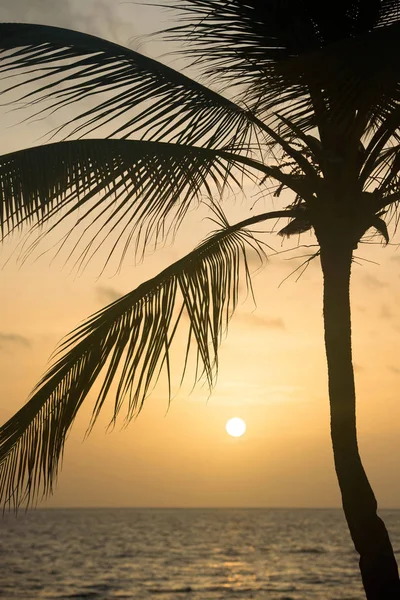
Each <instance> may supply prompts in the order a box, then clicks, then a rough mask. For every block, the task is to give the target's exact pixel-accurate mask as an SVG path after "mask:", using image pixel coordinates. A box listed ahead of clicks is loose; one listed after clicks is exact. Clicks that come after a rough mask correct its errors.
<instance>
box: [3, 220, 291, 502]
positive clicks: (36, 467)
mask: <svg viewBox="0 0 400 600" xmlns="http://www.w3.org/2000/svg"><path fill="white" fill-rule="evenodd" d="M295 215H296V213H294V212H293V211H276V212H273V213H266V214H264V215H258V216H256V217H252V218H251V219H247V220H246V221H243V222H242V223H238V224H236V225H234V226H231V227H229V226H228V224H227V223H226V222H224V223H223V225H224V227H223V228H222V229H220V230H219V231H217V232H215V233H213V234H212V235H211V236H210V237H209V238H208V239H207V240H206V241H204V242H203V243H201V244H200V245H199V246H198V247H197V248H196V249H195V250H193V251H192V252H191V253H190V254H188V255H187V256H185V257H184V258H182V259H180V260H178V261H177V262H175V263H174V264H173V265H171V266H170V267H168V268H166V269H165V270H164V271H162V272H161V273H160V274H159V275H157V276H156V277H154V278H153V279H150V280H149V281H147V282H145V283H143V284H141V285H140V286H139V287H138V288H136V289H135V290H134V291H132V292H130V293H128V294H126V295H125V296H123V297H122V298H120V299H118V300H116V301H115V302H113V303H112V304H110V305H109V306H107V307H106V308H104V309H102V310H100V311H99V312H98V313H96V314H94V315H93V316H92V317H90V318H89V319H88V320H87V321H86V322H84V323H83V324H82V325H80V326H79V327H78V328H77V329H76V330H75V331H73V332H72V333H71V334H70V335H69V336H68V337H67V338H66V339H65V341H64V342H63V343H62V344H61V346H60V348H59V351H58V358H57V360H56V362H55V363H54V364H53V366H51V367H50V369H49V370H48V372H47V373H46V374H45V376H44V377H43V379H42V380H41V381H40V382H39V384H38V385H37V387H36V388H35V389H34V391H33V393H32V396H31V398H30V400H29V401H28V403H27V404H26V405H25V406H24V407H23V408H21V410H20V411H18V412H17V413H16V414H15V415H14V416H13V417H12V418H11V419H10V420H9V421H8V422H7V423H5V424H4V425H3V426H2V427H1V428H0V500H1V501H2V502H3V503H5V504H7V503H8V504H10V503H13V504H14V505H15V506H19V505H20V504H21V502H22V501H28V502H30V501H31V500H32V499H33V498H34V497H35V496H36V494H37V493H38V491H39V490H42V491H43V493H44V494H48V493H50V492H51V490H52V484H53V482H54V480H55V477H56V473H57V468H58V464H59V460H60V457H61V455H62V452H63V447H64V443H65V438H66V435H67V432H68V430H69V428H70V426H71V424H72V423H73V420H74V418H75V416H76V414H77V412H78V410H79V408H80V406H81V405H82V402H83V401H84V399H85V398H86V397H87V395H88V394H89V392H90V390H91V388H92V386H93V384H94V382H95V381H96V380H97V378H98V377H99V376H100V375H101V374H103V383H102V386H101V389H100V392H99V393H98V396H97V400H96V403H95V406H94V409H93V416H92V423H91V425H93V424H94V422H95V420H96V418H97V416H98V414H99V412H100V410H101V409H102V407H103V405H104V403H105V401H106V398H107V396H108V395H110V394H111V385H112V383H113V382H114V380H115V378H116V376H117V370H118V377H119V383H118V386H117V389H116V392H115V403H114V412H113V417H112V418H113V420H115V419H116V418H117V416H118V414H119V412H120V409H121V407H122V404H123V403H124V402H125V403H126V404H127V415H126V419H127V421H129V420H130V419H132V418H133V416H134V415H135V414H137V413H138V412H139V411H140V410H141V408H142V406H143V403H144V401H145V399H146V397H147V395H148V394H149V391H150V390H151V387H152V385H153V384H154V383H155V382H156V381H157V379H158V377H159V374H160V371H161V369H162V367H164V368H165V369H166V372H167V377H168V380H169V379H170V347H171V344H172V342H173V340H174V337H175V334H176V331H177V328H178V326H179V325H181V324H182V316H183V314H184V313H186V315H187V316H188V318H189V326H188V331H187V350H186V359H187V357H188V354H189V350H190V347H191V345H192V344H193V343H195V345H196V355H197V363H198V369H197V371H196V379H197V380H198V379H199V378H200V377H202V376H203V375H204V376H205V378H206V380H207V382H208V385H209V386H210V387H212V385H213V384H214V381H215V376H216V373H217V370H218V354H217V351H218V345H219V342H220V339H221V334H222V333H223V331H224V330H225V329H226V326H227V324H228V321H229V318H230V316H231V314H232V313H233V311H234V310H235V307H236V304H237V300H238V291H239V282H240V280H241V279H242V278H243V277H244V279H245V281H246V282H247V284H248V285H251V283H250V273H249V270H248V263H247V259H246V249H249V248H252V249H253V251H254V250H256V252H257V253H258V254H259V255H260V256H261V255H262V254H263V252H262V249H261V246H260V244H259V243H258V242H257V241H256V240H255V238H254V237H253V236H252V234H251V232H250V231H248V230H246V229H244V228H245V227H248V226H250V225H251V224H253V223H256V222H258V221H261V220H265V219H271V218H279V217H292V216H295Z"/></svg>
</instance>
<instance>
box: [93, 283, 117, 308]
mask: <svg viewBox="0 0 400 600" xmlns="http://www.w3.org/2000/svg"><path fill="white" fill-rule="evenodd" d="M96 296H97V299H98V301H99V302H100V303H101V304H110V303H111V302H115V300H118V298H121V296H122V294H121V292H119V291H118V290H116V289H115V288H113V287H111V286H107V285H98V286H97V287H96Z"/></svg>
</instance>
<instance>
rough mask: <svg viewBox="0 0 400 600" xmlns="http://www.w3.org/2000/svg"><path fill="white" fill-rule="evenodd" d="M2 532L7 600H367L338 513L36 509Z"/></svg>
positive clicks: (387, 515)
mask: <svg viewBox="0 0 400 600" xmlns="http://www.w3.org/2000/svg"><path fill="white" fill-rule="evenodd" d="M382 516H383V518H384V520H385V522H386V524H387V527H388V529H389V533H390V535H391V538H392V542H393V546H394V549H395V551H397V552H398V558H399V555H400V511H382ZM0 532H1V534H0V598H1V600H39V599H41V600H42V599H46V600H50V599H51V600H68V599H74V600H83V599H86V600H112V599H117V598H118V599H122V598H125V599H128V598H129V599H132V600H133V599H135V600H142V599H143V600H152V599H156V598H157V599H160V600H244V599H255V600H312V599H319V600H336V599H337V600H339V599H341V600H344V599H346V600H361V599H362V598H363V597H364V595H363V591H362V587H361V583H360V575H359V572H358V564H357V555H356V553H355V551H354V549H353V547H352V543H351V540H350V536H349V533H348V531H347V528H346V523H345V521H344V518H343V515H342V513H341V511H340V510H323V509H321V510H315V509H307V510H303V509H293V510H292V509H65V510H59V509H48V510H40V509H39V510H36V511H29V512H28V513H23V512H22V513H20V515H19V516H18V518H17V519H16V518H15V517H14V516H13V515H12V514H6V515H5V517H4V518H3V520H0Z"/></svg>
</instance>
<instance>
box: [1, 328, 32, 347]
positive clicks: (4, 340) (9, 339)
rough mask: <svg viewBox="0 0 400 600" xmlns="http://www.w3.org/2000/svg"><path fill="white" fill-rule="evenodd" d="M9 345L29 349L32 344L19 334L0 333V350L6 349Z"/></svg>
mask: <svg viewBox="0 0 400 600" xmlns="http://www.w3.org/2000/svg"><path fill="white" fill-rule="evenodd" d="M9 345H17V346H24V347H25V348H29V347H30V345H31V343H30V341H29V340H28V338H26V337H24V336H23V335H19V334H18V333H3V332H1V331H0V348H1V349H3V348H6V347H8V346H9Z"/></svg>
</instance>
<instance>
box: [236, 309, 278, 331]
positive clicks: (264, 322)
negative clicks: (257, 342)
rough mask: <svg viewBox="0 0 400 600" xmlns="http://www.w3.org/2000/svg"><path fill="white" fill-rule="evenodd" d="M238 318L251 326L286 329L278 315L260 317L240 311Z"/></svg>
mask: <svg viewBox="0 0 400 600" xmlns="http://www.w3.org/2000/svg"><path fill="white" fill-rule="evenodd" d="M240 319H241V321H242V322H245V323H247V324H248V325H251V326H256V327H265V328H266V329H281V330H284V329H286V325H285V322H284V321H283V319H281V318H280V317H262V316H260V315H256V314H254V313H251V314H247V313H241V315H240Z"/></svg>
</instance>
